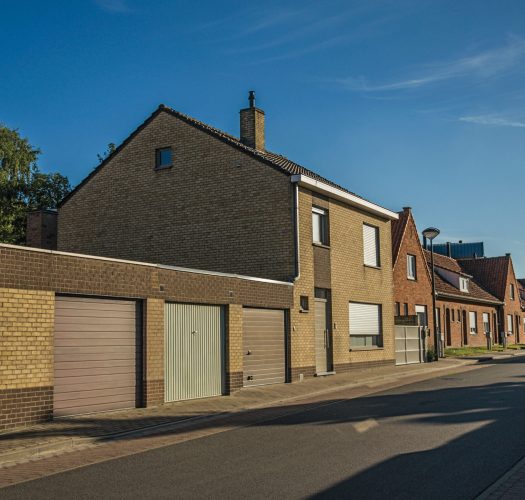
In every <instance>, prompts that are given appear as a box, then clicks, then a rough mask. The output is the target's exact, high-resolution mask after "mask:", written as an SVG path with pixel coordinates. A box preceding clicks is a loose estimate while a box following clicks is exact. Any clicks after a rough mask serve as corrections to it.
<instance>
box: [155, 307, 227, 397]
mask: <svg viewBox="0 0 525 500" xmlns="http://www.w3.org/2000/svg"><path fill="white" fill-rule="evenodd" d="M165 320H166V321H165V325H166V328H165V373H164V380H165V400H166V401H180V400H183V399H196V398H206V397H210V396H220V395H221V394H222V393H223V379H224V378H223V372H224V313H223V308H222V306H205V305H195V304H166V306H165Z"/></svg>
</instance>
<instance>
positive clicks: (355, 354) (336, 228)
mask: <svg viewBox="0 0 525 500" xmlns="http://www.w3.org/2000/svg"><path fill="white" fill-rule="evenodd" d="M312 205H316V206H320V207H323V208H326V209H327V210H328V216H329V228H330V248H329V250H328V251H329V252H330V257H329V262H330V285H331V298H332V325H331V327H332V337H333V361H334V367H335V370H336V371H338V372H343V371H347V370H349V369H351V368H352V367H358V366H363V364H368V365H370V366H376V365H381V364H385V363H387V364H392V363H394V321H393V317H394V312H393V279H392V257H391V255H392V250H391V248H392V247H391V235H390V222H388V221H385V220H384V219H381V218H379V217H375V216H372V215H369V214H367V213H365V212H361V211H359V210H357V209H355V208H351V207H348V206H347V205H344V204H342V203H340V202H338V201H335V200H329V199H325V198H322V197H320V196H318V195H315V194H313V193H312V192H310V191H309V190H307V189H303V188H301V189H300V190H299V245H300V260H301V268H300V273H301V274H300V278H299V279H298V280H297V281H296V284H295V287H294V300H295V304H296V307H295V308H294V309H293V310H292V312H291V326H292V331H291V344H292V352H291V364H292V379H293V380H296V379H297V378H298V377H299V376H300V374H301V373H302V374H303V375H304V376H310V375H313V374H314V373H315V346H314V341H315V313H314V288H315V287H316V286H317V287H322V286H323V285H324V284H325V283H326V278H323V280H322V281H323V283H322V284H321V283H316V272H315V264H314V251H315V250H316V247H315V246H314V245H313V244H312ZM365 222H366V223H368V224H372V225H375V226H377V227H379V231H380V254H381V267H380V268H379V269H375V268H368V267H366V266H364V264H363V260H364V256H363V223H365ZM325 260H328V259H325ZM317 262H318V265H319V259H317ZM320 274H321V273H317V279H320V278H319V276H320ZM323 274H324V273H323ZM301 295H306V296H308V297H309V303H310V311H309V312H307V313H304V312H303V313H302V312H300V311H299V307H298V305H299V300H300V296H301ZM350 301H358V302H368V303H374V304H381V306H382V320H383V347H382V348H380V349H370V350H350V343H349V318H348V308H349V302H350Z"/></svg>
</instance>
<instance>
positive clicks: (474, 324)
mask: <svg viewBox="0 0 525 500" xmlns="http://www.w3.org/2000/svg"><path fill="white" fill-rule="evenodd" d="M468 323H469V331H470V334H471V335H476V334H477V333H478V313H477V312H476V311H469V312H468Z"/></svg>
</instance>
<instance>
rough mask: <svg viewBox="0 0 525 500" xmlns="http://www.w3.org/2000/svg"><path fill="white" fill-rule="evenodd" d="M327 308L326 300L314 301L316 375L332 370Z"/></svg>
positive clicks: (318, 299) (317, 299)
mask: <svg viewBox="0 0 525 500" xmlns="http://www.w3.org/2000/svg"><path fill="white" fill-rule="evenodd" d="M327 307H328V300H327V299H320V298H316V299H315V371H316V373H318V374H321V373H326V372H328V371H330V370H331V368H332V367H331V366H330V365H331V360H330V352H331V349H330V332H329V329H328V325H327V316H328V314H327Z"/></svg>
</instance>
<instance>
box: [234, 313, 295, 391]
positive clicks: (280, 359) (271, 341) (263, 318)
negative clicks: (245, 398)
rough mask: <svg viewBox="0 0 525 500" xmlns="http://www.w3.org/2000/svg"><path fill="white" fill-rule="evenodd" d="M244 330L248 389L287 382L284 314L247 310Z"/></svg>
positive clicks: (245, 380) (245, 378) (245, 385)
mask: <svg viewBox="0 0 525 500" xmlns="http://www.w3.org/2000/svg"><path fill="white" fill-rule="evenodd" d="M243 330H244V341H243V345H244V366H243V372H244V373H243V385H244V387H250V386H254V385H267V384H279V383H283V382H285V379H286V349H285V342H286V338H285V316H284V311H283V310H280V309H252V308H245V309H244V314H243Z"/></svg>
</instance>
